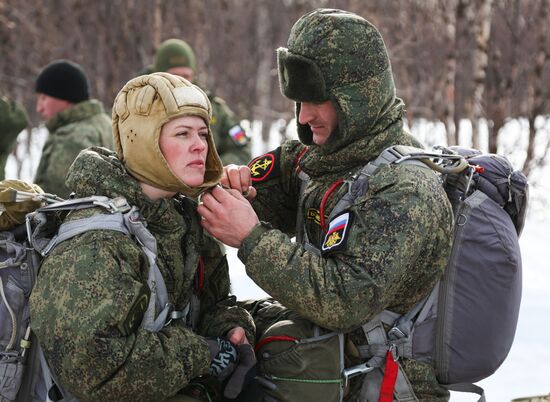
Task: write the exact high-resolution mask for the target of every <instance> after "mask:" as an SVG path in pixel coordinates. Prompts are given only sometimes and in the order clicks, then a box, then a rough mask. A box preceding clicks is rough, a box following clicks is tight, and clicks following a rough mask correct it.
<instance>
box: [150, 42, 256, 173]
mask: <svg viewBox="0 0 550 402" xmlns="http://www.w3.org/2000/svg"><path fill="white" fill-rule="evenodd" d="M148 68H149V69H151V70H152V71H161V72H167V73H170V74H175V75H179V76H181V77H183V78H185V79H187V80H189V81H191V82H193V81H194V79H195V75H196V71H197V62H196V58H195V54H194V52H193V49H191V47H190V46H189V45H188V44H187V43H186V42H184V41H182V40H179V39H168V40H166V41H164V42H163V43H162V44H161V45H160V46H159V48H158V50H157V53H156V55H155V63H154V64H153V65H152V66H150V67H148ZM201 87H202V86H201ZM206 93H207V95H208V99H210V102H211V103H212V121H211V122H210V128H211V130H212V135H213V136H214V142H215V144H216V148H217V150H218V153H219V155H220V158H221V159H222V162H223V163H224V165H228V164H230V163H234V164H238V165H242V164H246V163H248V161H250V140H249V138H248V136H247V135H246V132H245V131H244V129H243V128H242V127H241V126H240V125H239V123H238V121H237V119H236V118H235V115H234V113H233V112H232V111H231V109H230V108H229V106H227V104H226V103H225V101H224V100H223V99H221V98H220V97H218V96H214V94H212V93H211V92H209V91H206Z"/></svg>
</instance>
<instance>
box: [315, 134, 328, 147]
mask: <svg viewBox="0 0 550 402" xmlns="http://www.w3.org/2000/svg"><path fill="white" fill-rule="evenodd" d="M327 139H328V135H327V134H326V133H324V132H323V133H318V134H316V133H315V131H313V143H314V144H315V145H323V144H325V142H327Z"/></svg>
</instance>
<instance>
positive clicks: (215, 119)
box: [207, 92, 250, 165]
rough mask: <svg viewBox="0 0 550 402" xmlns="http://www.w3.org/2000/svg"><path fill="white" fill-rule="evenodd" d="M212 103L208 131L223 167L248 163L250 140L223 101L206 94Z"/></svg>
mask: <svg viewBox="0 0 550 402" xmlns="http://www.w3.org/2000/svg"><path fill="white" fill-rule="evenodd" d="M207 94H208V99H210V102H211V103H212V120H211V121H210V130H212V136H213V137H214V143H215V144H216V149H217V150H218V154H219V155H220V158H221V160H222V162H223V164H224V165H229V164H231V163H234V164H236V165H244V164H247V163H248V162H249V161H250V139H249V138H248V136H247V135H246V133H245V132H244V130H243V129H242V127H241V126H240V125H239V122H238V121H237V119H236V118H235V115H234V113H233V111H231V109H230V108H229V106H227V103H225V101H224V100H223V99H221V98H219V97H217V96H213V95H212V94H210V93H208V92H207Z"/></svg>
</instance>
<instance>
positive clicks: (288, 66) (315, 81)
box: [277, 48, 329, 103]
mask: <svg viewBox="0 0 550 402" xmlns="http://www.w3.org/2000/svg"><path fill="white" fill-rule="evenodd" d="M277 65H278V72H279V83H280V86H281V92H282V94H283V95H284V96H286V97H287V98H289V99H292V100H294V101H296V102H319V103H320V102H325V101H327V100H329V94H328V91H327V88H326V84H325V79H324V78H323V73H322V72H321V69H320V68H319V66H317V64H315V63H314V62H313V61H312V60H310V59H308V58H306V57H303V56H300V55H297V54H293V53H291V52H289V51H288V49H286V48H279V49H277Z"/></svg>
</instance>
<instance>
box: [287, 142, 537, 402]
mask: <svg viewBox="0 0 550 402" xmlns="http://www.w3.org/2000/svg"><path fill="white" fill-rule="evenodd" d="M386 164H413V165H418V166H420V167H424V168H430V169H434V170H435V171H438V172H439V173H440V174H441V179H442V183H443V186H444V188H445V191H446V193H447V196H448V198H449V200H450V202H451V205H452V208H453V213H454V220H455V223H454V235H453V238H454V241H453V246H452V251H451V256H450V259H449V261H448V264H447V267H446V269H445V271H444V274H443V276H442V278H441V279H440V281H439V282H438V283H437V285H436V286H435V287H434V288H433V290H432V291H431V293H430V294H429V296H428V297H426V298H425V299H424V300H422V301H421V302H419V303H418V304H417V305H416V306H415V307H414V308H413V309H412V310H411V311H410V312H408V313H407V314H405V315H399V314H396V313H394V312H391V311H383V312H382V313H380V314H379V315H378V316H377V317H375V318H374V319H372V320H371V321H369V322H368V323H366V324H365V325H363V326H362V328H363V332H364V333H365V337H366V339H367V345H365V346H359V347H358V349H359V352H360V355H361V357H362V358H363V359H364V361H365V363H363V364H360V365H358V366H354V367H343V366H342V367H341V371H342V377H343V381H342V383H343V384H346V383H347V380H348V379H349V378H350V377H354V376H357V375H364V380H363V386H362V390H361V396H360V399H359V400H361V401H378V397H379V395H380V387H381V382H382V379H383V377H384V364H385V362H386V358H387V356H388V351H391V353H392V355H393V356H394V359H395V360H396V361H397V360H398V359H399V358H400V357H406V358H410V359H415V360H418V361H422V362H428V363H431V364H432V365H433V366H434V367H435V369H436V375H437V379H438V382H439V383H440V384H441V385H442V386H444V387H445V388H447V389H449V390H452V391H462V392H473V393H477V394H479V395H480V398H479V401H485V395H484V391H483V389H482V388H481V387H479V386H477V385H475V384H473V383H474V382H477V381H479V380H482V379H484V378H486V377H488V376H490V375H491V374H493V373H494V372H495V371H496V370H497V369H498V367H500V365H501V364H502V363H503V361H504V360H505V358H506V356H507V355H508V352H509V351H510V348H511V346H512V343H513V340H514V335H515V330H516V326H517V320H518V315H519V307H520V302H521V290H522V269H521V254H520V247H519V242H518V239H519V236H520V234H521V231H522V229H523V226H524V223H525V214H526V210H527V200H528V183H527V178H526V177H525V175H523V173H521V172H520V171H517V170H514V168H513V167H512V165H511V163H510V162H509V161H508V159H507V158H505V157H503V156H500V155H495V154H483V153H481V152H480V151H477V150H471V149H465V148H456V147H455V148H443V147H439V149H437V150H436V151H434V152H427V151H426V150H423V149H418V148H413V147H407V146H400V145H397V146H393V147H390V148H388V149H386V150H384V151H383V152H382V153H381V154H380V155H379V156H378V158H376V160H374V161H373V162H370V163H368V164H367V165H365V166H364V167H363V168H362V169H361V170H360V171H359V172H357V173H356V174H354V175H353V176H352V177H351V178H348V179H347V180H346V181H345V182H344V183H346V184H347V185H348V192H347V193H346V194H345V195H344V196H343V197H342V198H341V199H340V200H339V202H338V203H337V205H336V206H335V207H334V209H333V210H332V211H331V214H330V217H329V221H330V220H332V219H334V218H335V217H337V216H339V215H340V214H342V213H344V212H345V211H346V209H347V208H349V207H350V205H352V203H353V202H354V200H355V199H356V198H357V197H359V196H361V195H363V194H365V193H366V191H367V190H368V180H369V177H370V176H371V175H373V174H374V173H375V172H376V170H377V169H378V168H379V167H381V166H383V165H386ZM306 176H307V175H306ZM301 179H302V189H303V188H305V183H306V182H307V180H308V178H307V177H304V176H302V177H301ZM300 229H301V230H302V233H303V228H297V230H300ZM305 247H306V249H308V250H311V251H313V252H315V251H317V252H318V253H319V254H320V251H319V250H318V249H317V250H316V248H317V247H316V245H313V244H311V243H307V244H305ZM384 326H386V327H389V328H391V329H390V330H389V331H386V330H385V329H384ZM393 395H394V400H397V401H417V398H416V396H415V395H414V392H413V390H412V387H411V385H410V382H409V381H408V379H407V377H406V375H405V373H404V371H403V370H402V369H401V366H400V365H399V371H398V375H397V379H396V383H395V387H394V392H393ZM341 398H342V392H340V399H341Z"/></svg>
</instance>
